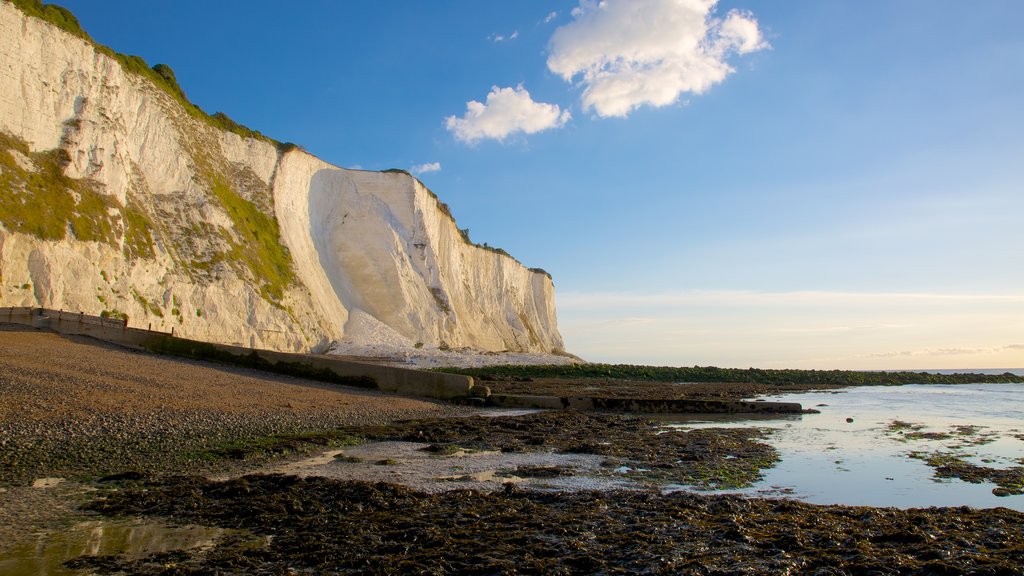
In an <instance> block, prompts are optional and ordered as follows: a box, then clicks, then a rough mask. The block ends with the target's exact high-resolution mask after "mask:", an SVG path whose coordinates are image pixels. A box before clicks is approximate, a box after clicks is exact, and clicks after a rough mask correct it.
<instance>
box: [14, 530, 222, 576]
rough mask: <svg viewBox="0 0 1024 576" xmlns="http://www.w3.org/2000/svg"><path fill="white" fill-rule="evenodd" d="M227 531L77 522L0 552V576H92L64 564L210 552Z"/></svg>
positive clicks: (28, 539) (88, 571) (87, 571)
mask: <svg viewBox="0 0 1024 576" xmlns="http://www.w3.org/2000/svg"><path fill="white" fill-rule="evenodd" d="M226 532H227V530H225V529H224V528H211V527H206V526H174V525H170V524H166V523H164V522H152V521H141V520H134V521H109V520H93V521H86V522H79V523H77V524H75V525H73V526H69V527H68V528H66V529H65V530H63V531H60V532H45V533H40V534H37V535H35V537H34V538H26V539H25V540H24V541H23V542H20V543H18V544H15V545H14V546H12V547H11V548H10V549H6V550H3V551H0V574H3V575H4V576H61V575H66V576H71V575H77V574H83V573H92V571H91V570H75V569H71V568H67V567H66V566H64V562H66V561H68V560H71V559H73V558H78V557H79V556H86V555H88V556H102V555H106V554H118V555H122V554H123V555H127V556H129V557H132V558H140V557H142V556H146V555H149V554H153V553H156V552H167V551H169V550H178V549H192V548H204V547H212V546H213V544H214V541H215V540H216V539H217V538H219V537H221V536H222V535H224V534H225V533H226Z"/></svg>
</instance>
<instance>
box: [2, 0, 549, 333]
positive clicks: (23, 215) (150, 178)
mask: <svg viewBox="0 0 1024 576" xmlns="http://www.w3.org/2000/svg"><path fill="white" fill-rule="evenodd" d="M76 25H77V23H76ZM72 32H73V30H72ZM139 63H140V61H138V60H136V61H134V64H139ZM132 64H133V62H132V61H131V60H130V59H128V58H125V57H124V56H120V55H116V54H114V53H113V52H112V51H110V50H108V49H104V48H102V47H99V46H97V45H96V44H95V43H93V42H91V41H89V40H88V38H87V37H85V36H84V34H75V33H71V32H68V31H65V30H64V29H61V28H58V27H57V26H55V25H53V24H50V23H48V22H46V21H44V20H43V19H40V18H37V17H33V16H29V15H27V14H26V13H24V12H22V10H20V9H19V8H18V7H16V6H15V5H13V4H12V3H10V2H8V1H7V0H0V306H42V307H49V308H62V309H66V310H74V311H82V312H86V313H90V314H99V313H106V314H108V315H117V316H122V317H123V316H127V318H128V321H129V324H130V325H132V326H141V327H145V326H152V328H153V329H154V330H163V331H170V330H171V329H172V328H173V329H174V331H175V333H176V334H179V335H182V336H186V337H191V338H196V339H201V340H208V341H214V342H223V343H231V344H241V345H246V346H255V347H265V348H271V349H278V350H295V351H300V350H322V349H324V348H325V347H326V346H327V345H328V344H329V343H330V342H332V341H337V340H340V339H343V338H345V337H346V336H348V339H353V338H355V339H358V338H359V335H360V333H361V332H363V331H366V329H365V328H366V326H369V325H373V326H377V327H379V328H386V329H388V331H389V333H394V334H397V335H399V336H400V337H401V338H404V339H406V340H407V341H408V342H409V343H422V344H423V345H426V346H450V347H453V348H458V347H469V348H473V349H477V350H482V351H505V350H508V351H526V352H544V353H550V352H553V351H560V350H561V348H562V340H561V337H560V336H559V333H558V329H557V325H556V319H555V305H554V288H553V285H552V282H551V278H550V277H549V276H548V275H547V274H546V273H544V272H543V271H539V270H530V269H527V268H525V267H524V266H523V265H522V264H520V263H519V262H517V261H516V260H514V259H513V258H511V257H510V256H508V255H506V254H504V253H501V252H500V251H495V250H492V249H486V248H483V247H479V246H475V245H473V244H471V243H470V242H468V241H467V239H465V238H464V237H463V236H462V234H461V233H460V232H459V230H458V228H457V227H456V225H455V222H454V220H453V219H452V218H451V216H450V215H449V213H448V211H447V208H446V207H445V206H444V205H443V204H442V203H441V202H440V201H439V200H438V199H437V197H436V196H434V194H433V193H431V192H430V191H429V190H427V189H426V188H425V187H424V186H423V185H422V183H420V182H419V181H418V180H417V179H415V178H413V177H411V176H409V175H408V174H404V173H398V172H384V173H381V172H366V171H358V170H346V169H342V168H338V167H336V166H332V165H330V164H328V163H326V162H323V161H322V160H320V159H318V158H316V157H314V156H312V155H310V154H308V153H306V152H304V151H303V150H301V149H299V148H297V147H295V146H291V145H281V144H280V143H277V142H274V141H272V140H269V139H267V138H263V137H261V136H260V135H258V134H251V133H249V132H248V131H246V130H245V129H241V128H239V127H237V125H235V128H237V129H234V130H232V129H225V124H224V123H219V122H218V121H217V120H216V119H211V118H210V117H208V116H206V115H205V114H204V113H202V112H201V111H199V110H198V109H195V108H194V107H192V106H190V105H189V104H188V103H187V100H184V97H183V95H182V94H181V93H180V92H178V93H175V89H176V83H173V76H171V78H172V82H171V83H170V84H164V85H161V84H160V82H159V77H158V76H159V74H155V73H153V72H152V71H151V70H149V69H147V68H144V67H142V68H139V67H137V66H136V67H135V68H133V66H132ZM154 77H157V80H154ZM168 86H171V89H169V88H168ZM228 124H230V121H228ZM228 128H230V126H229V127H228ZM350 318H351V319H352V320H353V321H352V322H351V323H350V322H349V320H350ZM359 327H362V329H360V328H359ZM347 329H348V330H349V332H348V333H347V332H346V330H347ZM370 331H372V330H370Z"/></svg>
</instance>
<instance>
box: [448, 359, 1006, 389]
mask: <svg viewBox="0 0 1024 576" xmlns="http://www.w3.org/2000/svg"><path fill="white" fill-rule="evenodd" d="M438 371H441V372H447V373H452V374H464V375H466V376H473V377H474V378H482V379H486V378H495V379H509V378H615V379H621V380H641V381H649V382H753V383H756V384H767V385H773V386H778V385H786V384H812V385H837V386H873V385H888V386H898V385H902V384H974V383H982V382H991V383H1009V382H1013V383H1024V376H1016V375H1014V374H1011V373H1009V372H1007V373H1006V374H1000V375H991V374H968V373H965V374H930V373H927V372H860V371H852V370H762V369H759V368H716V367H714V366H694V367H692V368H690V367H682V368H674V367H669V366H637V365H631V364H568V365H563V366H556V365H549V366H491V367H485V368H441V369H438Z"/></svg>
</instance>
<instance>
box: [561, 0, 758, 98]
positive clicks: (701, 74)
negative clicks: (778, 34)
mask: <svg viewBox="0 0 1024 576" xmlns="http://www.w3.org/2000/svg"><path fill="white" fill-rule="evenodd" d="M717 2H718V0H601V1H600V2H597V1H595V0H580V5H579V6H578V7H577V8H574V9H573V11H572V15H573V21H572V22H570V23H569V24H566V25H565V26H561V27H559V28H558V29H557V30H555V33H554V35H553V36H552V37H551V46H550V56H549V57H548V68H549V69H550V70H551V71H552V72H554V73H556V74H558V75H560V76H561V77H562V78H563V79H564V80H565V81H566V82H572V81H573V79H575V78H577V77H579V78H580V79H581V85H582V86H583V88H584V89H583V97H582V98H583V109H584V110H591V109H593V110H594V111H595V112H596V113H597V114H598V115H599V116H604V117H607V116H626V115H628V114H629V113H630V112H631V111H632V110H634V109H636V108H638V107H640V106H644V105H649V106H654V107H659V106H666V105H669V104H673V103H675V102H676V101H678V100H679V97H680V95H682V94H685V93H693V94H701V93H703V92H705V91H706V90H708V89H709V88H710V87H711V86H713V85H715V84H717V83H719V82H722V81H723V80H725V78H726V77H727V76H728V75H729V74H730V73H732V72H733V68H732V67H731V66H730V65H729V63H728V62H727V59H728V58H729V57H730V56H732V55H734V54H749V53H751V52H756V51H758V50H762V49H765V48H768V43H767V42H766V41H765V40H764V38H763V36H762V34H761V31H760V29H759V27H758V24H757V20H755V19H754V17H753V15H752V14H751V13H749V12H745V11H740V10H731V11H729V13H728V14H727V15H726V17H725V18H724V19H722V18H718V17H716V16H715V15H714V8H715V5H716V4H717Z"/></svg>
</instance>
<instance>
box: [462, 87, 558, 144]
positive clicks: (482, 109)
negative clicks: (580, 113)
mask: <svg viewBox="0 0 1024 576" xmlns="http://www.w3.org/2000/svg"><path fill="white" fill-rule="evenodd" d="M571 117H572V116H571V115H570V114H569V111H568V110H564V111H563V110H561V109H560V108H559V107H558V105H557V104H545V103H543V102H534V101H533V99H532V98H530V93H529V92H527V91H526V89H525V88H523V85H522V84H520V85H518V86H516V87H515V88H499V87H497V86H493V87H491V92H490V93H489V94H488V95H487V102H486V103H482V102H477V101H476V100H472V101H469V102H467V103H466V113H465V114H464V115H463V116H462V118H458V117H455V116H449V117H447V118H446V119H445V126H446V127H447V128H448V131H449V132H452V133H453V134H455V138H456V139H457V140H461V141H463V142H466V143H469V144H473V143H476V142H478V141H480V140H485V139H492V140H504V139H505V138H506V137H508V136H510V135H512V134H515V133H517V132H522V133H525V134H533V133H535V132H540V131H541V130H547V129H548V128H558V127H560V126H563V125H564V124H565V123H566V122H568V121H569V119H570V118H571Z"/></svg>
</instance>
